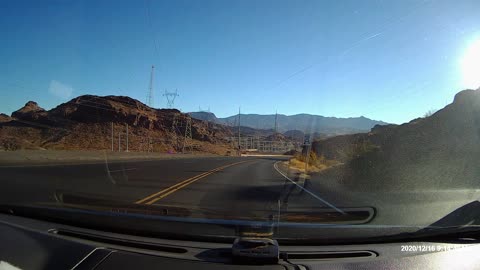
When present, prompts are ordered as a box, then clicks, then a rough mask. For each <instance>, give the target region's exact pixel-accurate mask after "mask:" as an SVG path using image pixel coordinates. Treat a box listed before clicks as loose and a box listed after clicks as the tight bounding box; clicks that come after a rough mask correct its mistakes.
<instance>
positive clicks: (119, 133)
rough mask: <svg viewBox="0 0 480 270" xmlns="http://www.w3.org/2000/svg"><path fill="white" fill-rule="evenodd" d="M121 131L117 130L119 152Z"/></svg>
mask: <svg viewBox="0 0 480 270" xmlns="http://www.w3.org/2000/svg"><path fill="white" fill-rule="evenodd" d="M121 134H122V133H121V132H118V152H120V150H121V148H120V143H121V142H120V136H121Z"/></svg>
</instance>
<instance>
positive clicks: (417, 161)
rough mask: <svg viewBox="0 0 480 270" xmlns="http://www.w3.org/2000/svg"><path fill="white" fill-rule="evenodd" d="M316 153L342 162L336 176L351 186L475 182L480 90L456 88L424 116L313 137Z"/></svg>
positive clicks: (479, 182) (478, 177) (479, 178)
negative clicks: (328, 136)
mask: <svg viewBox="0 0 480 270" xmlns="http://www.w3.org/2000/svg"><path fill="white" fill-rule="evenodd" d="M313 149H314V151H315V152H316V153H317V154H318V155H323V156H325V157H327V158H330V159H337V160H340V161H343V162H345V166H344V167H342V168H338V172H337V177H338V178H339V179H338V180H339V181H340V182H342V183H344V184H346V185H347V186H350V187H352V188H354V189H362V188H377V189H418V188H431V189H435V188H466V187H467V188H468V187H478V186H480V166H478V161H479V160H480V90H464V91H462V92H459V93H458V94H457V95H456V96H455V99H454V101H453V103H451V104H449V105H447V106H446V107H445V108H443V109H442V110H439V111H437V112H436V113H434V114H433V115H431V116H429V117H427V118H418V119H415V120H412V121H410V122H409V123H406V124H403V125H398V126H397V125H387V126H376V127H374V128H373V129H372V130H371V132H370V133H367V134H354V135H346V136H338V137H334V138H331V139H326V140H321V141H317V142H315V143H314V144H313Z"/></svg>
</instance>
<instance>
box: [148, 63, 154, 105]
mask: <svg viewBox="0 0 480 270" xmlns="http://www.w3.org/2000/svg"><path fill="white" fill-rule="evenodd" d="M154 69H155V66H153V65H152V71H151V73H150V87H149V88H148V94H147V105H148V106H150V107H152V108H153V106H154V104H153V70H154Z"/></svg>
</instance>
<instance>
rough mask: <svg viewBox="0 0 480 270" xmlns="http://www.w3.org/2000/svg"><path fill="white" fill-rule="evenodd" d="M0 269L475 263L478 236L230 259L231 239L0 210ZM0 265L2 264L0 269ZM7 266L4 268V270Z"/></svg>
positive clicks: (478, 265) (289, 248) (288, 249)
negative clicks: (123, 229) (93, 225)
mask: <svg viewBox="0 0 480 270" xmlns="http://www.w3.org/2000/svg"><path fill="white" fill-rule="evenodd" d="M0 242H1V245H0V269H2V270H3V269H75V270H79V269H80V270H84V269H96V270H107V269H177V270H181V269H480V256H478V254H480V245H478V244H477V243H478V241H474V240H472V241H471V242H468V241H467V242H465V241H464V242H462V243H438V242H405V243H401V242H396V243H381V244H355V245H318V246H317V245H308V246H297V245H283V246H282V245H280V246H279V249H280V253H281V254H283V255H285V254H287V256H281V259H280V260H279V262H278V263H276V264H263V265H258V264H241V263H238V262H234V261H233V260H232V250H231V249H232V244H227V243H212V242H197V241H185V240H181V241H180V240H172V239H160V238H153V237H147V236H144V235H142V236H137V235H127V234H119V233H111V232H106V231H98V230H92V229H85V228H79V227H75V226H71V225H64V224H59V223H54V222H48V221H42V220H38V219H31V218H27V217H21V216H15V215H8V214H0ZM1 267H4V268H1ZM7 267H9V268H7Z"/></svg>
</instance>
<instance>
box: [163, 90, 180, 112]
mask: <svg viewBox="0 0 480 270" xmlns="http://www.w3.org/2000/svg"><path fill="white" fill-rule="evenodd" d="M163 96H165V97H166V98H167V108H170V109H171V108H173V107H174V106H175V98H176V97H178V96H179V95H178V91H177V89H175V92H168V91H167V90H165V93H164V94H163Z"/></svg>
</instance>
